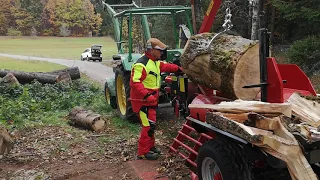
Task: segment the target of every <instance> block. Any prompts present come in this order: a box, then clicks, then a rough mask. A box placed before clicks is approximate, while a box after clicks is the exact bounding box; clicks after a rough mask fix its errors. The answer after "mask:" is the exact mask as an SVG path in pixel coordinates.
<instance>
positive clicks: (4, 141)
mask: <svg viewBox="0 0 320 180" xmlns="http://www.w3.org/2000/svg"><path fill="white" fill-rule="evenodd" d="M13 142H14V141H13V139H12V137H11V135H10V134H9V133H8V131H7V130H6V129H5V128H4V127H1V126H0V155H2V154H8V153H9V152H10V151H11V150H12V147H13Z"/></svg>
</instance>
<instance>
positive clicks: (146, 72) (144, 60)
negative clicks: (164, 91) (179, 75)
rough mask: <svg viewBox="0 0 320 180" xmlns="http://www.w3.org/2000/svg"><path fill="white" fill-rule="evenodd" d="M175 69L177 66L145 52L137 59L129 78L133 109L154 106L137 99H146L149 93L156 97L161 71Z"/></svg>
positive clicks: (138, 109)
mask: <svg viewBox="0 0 320 180" xmlns="http://www.w3.org/2000/svg"><path fill="white" fill-rule="evenodd" d="M177 71H179V66H177V65H175V64H170V63H166V62H164V61H159V60H155V58H154V57H152V56H151V55H149V54H147V53H146V54H145V55H143V56H142V57H141V58H140V59H138V61H137V62H136V63H135V64H134V65H133V66H132V69H131V78H130V98H131V99H133V100H131V104H132V108H133V111H134V112H136V113H138V112H139V111H140V108H141V107H142V106H155V105H154V104H149V103H147V102H143V101H139V100H143V99H146V98H147V96H148V94H151V93H154V96H155V97H156V98H158V96H159V89H160V87H161V73H162V72H177Z"/></svg>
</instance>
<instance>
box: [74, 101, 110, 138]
mask: <svg viewBox="0 0 320 180" xmlns="http://www.w3.org/2000/svg"><path fill="white" fill-rule="evenodd" d="M68 117H69V119H70V120H71V121H72V123H73V124H74V125H78V126H81V127H85V128H89V129H91V130H94V131H96V132H100V131H102V130H103V129H104V127H105V121H104V120H103V119H101V115H99V114H96V113H94V112H92V111H89V110H85V109H83V108H81V107H75V108H73V109H72V110H71V112H70V113H69V115H68Z"/></svg>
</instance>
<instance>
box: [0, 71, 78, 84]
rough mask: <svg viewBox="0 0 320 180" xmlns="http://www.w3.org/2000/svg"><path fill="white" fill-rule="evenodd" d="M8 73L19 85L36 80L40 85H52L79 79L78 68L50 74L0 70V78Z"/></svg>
mask: <svg viewBox="0 0 320 180" xmlns="http://www.w3.org/2000/svg"><path fill="white" fill-rule="evenodd" d="M8 73H12V74H13V75H14V76H15V77H16V79H17V80H18V81H19V82H20V83H21V84H26V83H30V82H32V81H33V80H37V81H39V82H40V83H48V84H54V83H57V82H71V80H75V79H79V78H80V71H79V68H78V67H71V68H66V69H62V70H56V71H51V72H24V71H13V70H6V69H4V70H0V77H5V76H6V75H7V74H8Z"/></svg>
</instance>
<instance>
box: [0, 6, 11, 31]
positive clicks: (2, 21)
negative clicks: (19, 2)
mask: <svg viewBox="0 0 320 180" xmlns="http://www.w3.org/2000/svg"><path fill="white" fill-rule="evenodd" d="M0 3H1V6H0V35H5V34H6V33H7V32H8V29H9V28H10V25H11V24H13V21H14V18H13V15H12V13H11V7H12V5H11V0H0Z"/></svg>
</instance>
